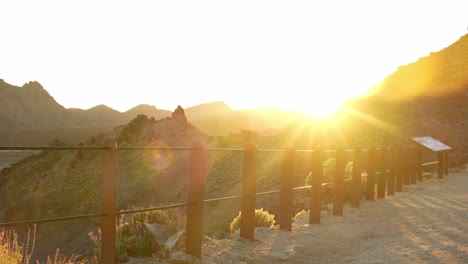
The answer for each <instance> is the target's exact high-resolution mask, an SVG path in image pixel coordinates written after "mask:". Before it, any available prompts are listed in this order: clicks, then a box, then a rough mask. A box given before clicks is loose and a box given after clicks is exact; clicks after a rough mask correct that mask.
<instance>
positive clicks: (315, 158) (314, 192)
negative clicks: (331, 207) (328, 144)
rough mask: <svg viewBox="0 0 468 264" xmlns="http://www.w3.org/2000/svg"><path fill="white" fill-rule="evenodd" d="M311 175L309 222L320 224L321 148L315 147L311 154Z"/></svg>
mask: <svg viewBox="0 0 468 264" xmlns="http://www.w3.org/2000/svg"><path fill="white" fill-rule="evenodd" d="M311 157H312V160H311V165H312V170H311V172H312V175H311V181H310V184H311V185H312V186H311V188H310V214H309V223H310V224H320V216H321V214H320V213H321V211H322V177H323V161H322V148H321V147H317V148H316V149H315V150H314V152H313V153H312V155H311Z"/></svg>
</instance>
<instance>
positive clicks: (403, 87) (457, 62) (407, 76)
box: [375, 34, 468, 101]
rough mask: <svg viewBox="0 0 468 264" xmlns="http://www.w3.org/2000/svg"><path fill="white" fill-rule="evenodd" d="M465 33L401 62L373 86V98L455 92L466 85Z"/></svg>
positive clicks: (410, 97)
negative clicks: (443, 47) (455, 39)
mask: <svg viewBox="0 0 468 264" xmlns="http://www.w3.org/2000/svg"><path fill="white" fill-rule="evenodd" d="M467 76H468V34H467V35H464V36H462V37H461V38H460V39H459V40H457V41H456V42H455V43H453V44H451V45H450V46H448V47H446V48H445V49H442V50H440V51H438V52H431V54H429V55H428V56H426V57H422V58H420V59H419V60H418V61H416V62H413V63H410V64H408V65H404V66H400V67H398V69H397V70H396V71H395V72H394V73H393V74H391V75H389V76H388V77H386V78H385V79H384V80H383V81H382V82H381V83H380V84H379V85H377V86H376V87H375V92H376V95H375V97H376V99H378V100H384V101H404V100H414V99H418V98H421V97H434V96H444V95H450V94H456V93H458V92H460V91H461V90H463V89H465V90H466V88H467V87H468V77H467Z"/></svg>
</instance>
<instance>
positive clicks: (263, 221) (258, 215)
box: [229, 208, 275, 233]
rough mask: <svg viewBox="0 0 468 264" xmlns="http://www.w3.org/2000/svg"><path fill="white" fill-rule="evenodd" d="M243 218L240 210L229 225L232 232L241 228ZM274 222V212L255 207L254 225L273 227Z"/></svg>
mask: <svg viewBox="0 0 468 264" xmlns="http://www.w3.org/2000/svg"><path fill="white" fill-rule="evenodd" d="M241 218H242V212H239V214H238V215H237V216H236V217H235V218H234V220H232V222H231V225H230V227H229V230H231V233H233V232H234V231H236V230H237V229H238V228H240V222H241ZM274 224H275V216H274V215H273V214H270V213H269V212H268V211H264V210H263V208H260V209H255V221H254V226H266V227H272V226H273V225H274Z"/></svg>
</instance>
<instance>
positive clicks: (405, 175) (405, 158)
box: [401, 146, 410, 185]
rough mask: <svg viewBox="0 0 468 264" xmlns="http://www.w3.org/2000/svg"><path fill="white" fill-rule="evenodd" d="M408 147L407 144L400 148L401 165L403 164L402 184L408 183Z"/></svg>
mask: <svg viewBox="0 0 468 264" xmlns="http://www.w3.org/2000/svg"><path fill="white" fill-rule="evenodd" d="M408 154H409V148H408V146H405V147H403V149H402V154H401V156H402V159H403V160H402V166H403V184H404V185H409V184H410V169H409V168H410V165H409V161H408V158H409V155H408Z"/></svg>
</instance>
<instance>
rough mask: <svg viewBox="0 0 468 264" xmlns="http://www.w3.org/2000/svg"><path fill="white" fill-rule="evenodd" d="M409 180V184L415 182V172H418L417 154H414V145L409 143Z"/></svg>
mask: <svg viewBox="0 0 468 264" xmlns="http://www.w3.org/2000/svg"><path fill="white" fill-rule="evenodd" d="M409 160H410V180H411V184H417V179H416V178H417V173H418V168H417V165H416V164H417V162H416V160H417V154H416V147H415V146H414V145H411V147H410V158H409Z"/></svg>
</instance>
